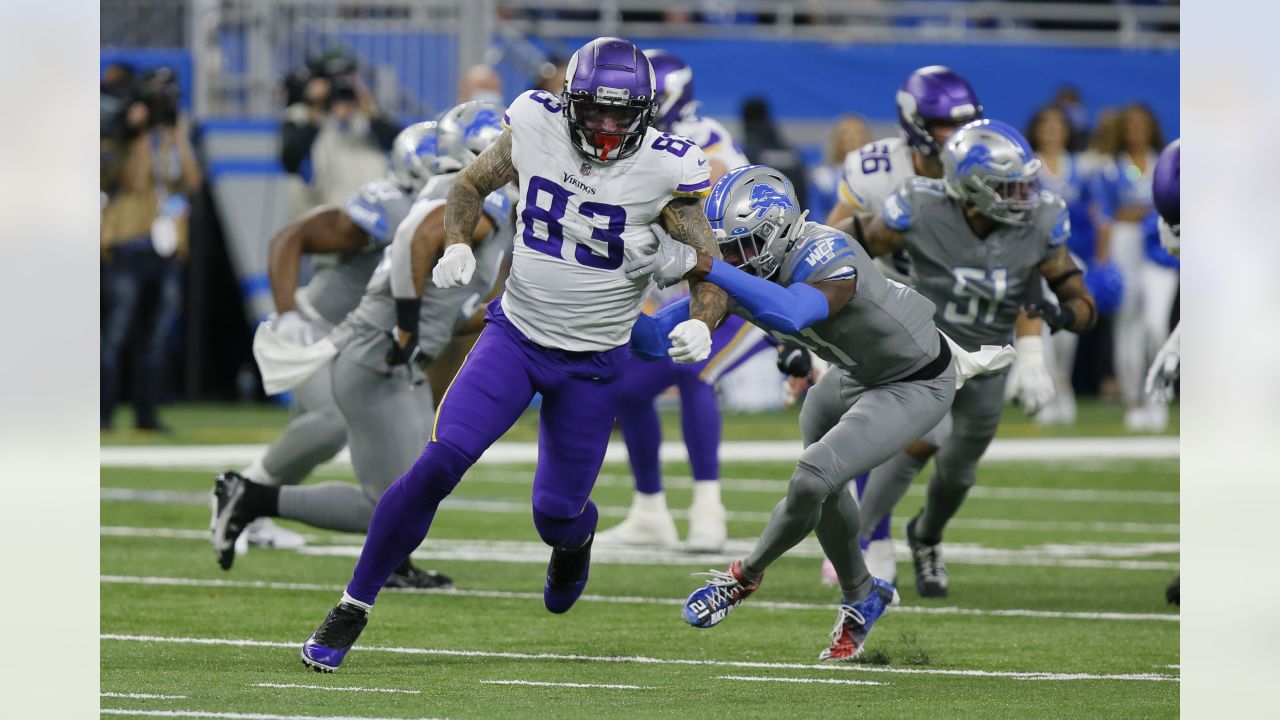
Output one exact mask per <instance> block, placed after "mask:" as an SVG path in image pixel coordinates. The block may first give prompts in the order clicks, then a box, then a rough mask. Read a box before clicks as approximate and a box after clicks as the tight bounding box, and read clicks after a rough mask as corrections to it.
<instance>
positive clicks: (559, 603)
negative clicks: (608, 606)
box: [542, 533, 596, 615]
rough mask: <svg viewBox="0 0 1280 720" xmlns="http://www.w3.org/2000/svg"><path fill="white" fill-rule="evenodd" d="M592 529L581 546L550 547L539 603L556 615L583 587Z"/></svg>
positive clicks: (580, 593)
mask: <svg viewBox="0 0 1280 720" xmlns="http://www.w3.org/2000/svg"><path fill="white" fill-rule="evenodd" d="M595 539H596V536H595V533H592V535H591V537H589V538H587V541H586V542H585V543H583V544H582V547H579V548H575V549H573V550H569V549H566V548H561V547H557V548H552V550H551V562H549V563H547V582H546V584H545V585H543V586H542V604H543V605H546V606H547V610H550V611H551V612H553V613H555V614H557V615H559V614H560V613H566V612H569V608H571V607H573V604H574V603H576V602H578V598H579V597H581V596H582V591H583V590H586V589H587V574H588V571H589V570H590V569H591V543H592V542H594V541H595Z"/></svg>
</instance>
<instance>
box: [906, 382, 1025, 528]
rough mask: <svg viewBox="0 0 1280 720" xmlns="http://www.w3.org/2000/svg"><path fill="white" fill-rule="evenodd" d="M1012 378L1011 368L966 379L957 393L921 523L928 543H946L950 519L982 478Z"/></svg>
mask: <svg viewBox="0 0 1280 720" xmlns="http://www.w3.org/2000/svg"><path fill="white" fill-rule="evenodd" d="M1008 378H1009V373H1007V372H1005V373H999V374H996V375H982V376H979V377H976V378H974V379H972V380H970V381H968V382H967V383H965V386H964V387H963V388H961V389H960V391H959V392H957V393H956V401H955V404H954V405H953V406H952V407H951V435H950V436H949V437H948V438H947V439H946V441H945V442H943V443H942V447H941V448H939V450H938V454H937V455H936V456H935V465H934V471H933V476H932V477H930V478H929V489H928V494H927V495H926V497H925V506H924V514H923V515H922V516H921V518H920V521H919V523H917V526H916V533H917V537H919V538H920V539H921V540H923V541H924V542H926V543H930V544H932V543H937V542H941V541H942V531H943V529H944V528H945V527H946V525H947V522H948V521H950V520H951V517H952V516H953V515H955V514H956V511H957V510H959V509H960V505H961V504H962V503H963V502H964V499H965V496H967V495H968V494H969V488H972V487H973V486H974V483H976V482H977V480H978V461H979V460H981V459H982V456H983V455H984V454H986V452H987V447H988V446H989V445H991V440H992V439H993V438H994V437H995V436H996V428H997V427H999V426H1000V414H1001V412H1002V411H1003V410H1004V385H1005V381H1006V380H1008Z"/></svg>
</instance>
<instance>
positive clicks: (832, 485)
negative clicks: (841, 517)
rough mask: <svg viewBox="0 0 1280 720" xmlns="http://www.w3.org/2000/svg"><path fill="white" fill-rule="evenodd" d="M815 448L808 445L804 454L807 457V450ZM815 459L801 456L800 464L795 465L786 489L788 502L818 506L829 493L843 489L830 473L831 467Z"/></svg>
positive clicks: (824, 500) (840, 483) (841, 484)
mask: <svg viewBox="0 0 1280 720" xmlns="http://www.w3.org/2000/svg"><path fill="white" fill-rule="evenodd" d="M815 447H817V445H810V446H809V449H807V450H805V454H806V455H808V454H809V450H810V449H813V448H815ZM815 459H816V458H806V457H803V456H801V458H800V462H798V463H796V470H795V473H793V474H792V475H791V484H790V485H789V486H788V487H787V498H788V500H791V501H793V502H799V503H802V504H805V505H810V504H812V505H820V504H822V503H824V502H826V500H827V498H828V497H830V495H831V493H833V492H836V491H838V490H839V489H840V488H841V487H843V485H844V483H842V482H840V481H839V480H838V479H837V478H836V477H835V473H833V472H832V471H831V469H830V468H831V467H832V466H831V465H829V464H827V463H823V462H815Z"/></svg>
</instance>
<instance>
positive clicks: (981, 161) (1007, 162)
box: [942, 120, 1041, 225]
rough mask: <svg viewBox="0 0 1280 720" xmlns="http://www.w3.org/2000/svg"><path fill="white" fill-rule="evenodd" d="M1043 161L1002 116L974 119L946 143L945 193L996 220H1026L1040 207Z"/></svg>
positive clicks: (943, 164)
mask: <svg viewBox="0 0 1280 720" xmlns="http://www.w3.org/2000/svg"><path fill="white" fill-rule="evenodd" d="M1040 165H1041V163H1040V159H1039V158H1037V157H1036V156H1035V154H1034V153H1032V151H1031V146H1030V145H1028V144H1027V141H1026V139H1025V138H1023V137H1022V134H1021V133H1019V132H1018V131H1017V130H1015V129H1014V128H1013V127H1012V126H1010V125H1009V124H1007V123H1003V122H1000V121H999V120H974V121H973V122H971V123H969V124H967V125H965V126H964V127H961V128H960V129H959V130H956V131H955V133H954V134H953V135H952V136H951V138H950V139H948V140H947V142H946V144H945V145H943V146H942V172H943V179H944V180H945V181H946V184H947V192H948V193H949V194H950V195H951V196H952V197H954V198H956V199H957V200H960V201H961V202H962V203H964V204H965V205H967V206H968V207H971V208H973V209H974V210H976V211H978V212H979V213H981V214H983V215H986V216H987V217H989V218H991V219H992V220H996V221H998V222H1002V223H1008V224H1010V225H1021V224H1024V223H1026V222H1027V221H1028V216H1029V214H1030V213H1031V211H1033V210H1035V209H1036V208H1037V207H1039V206H1040V184H1039V182H1038V180H1037V178H1038V176H1039V174H1040Z"/></svg>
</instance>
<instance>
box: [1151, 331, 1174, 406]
mask: <svg viewBox="0 0 1280 720" xmlns="http://www.w3.org/2000/svg"><path fill="white" fill-rule="evenodd" d="M1181 332H1182V326H1181V325H1179V326H1178V327H1176V328H1174V329H1173V332H1172V333H1170V334H1169V339H1168V340H1165V341H1164V345H1161V346H1160V352H1158V353H1156V359H1155V360H1153V361H1152V363H1151V369H1150V370H1147V395H1148V396H1149V397H1152V398H1155V399H1157V400H1161V401H1164V402H1169V401H1170V400H1172V399H1173V394H1174V391H1175V390H1176V389H1177V385H1178V375H1179V374H1181V371H1182V336H1181Z"/></svg>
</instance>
